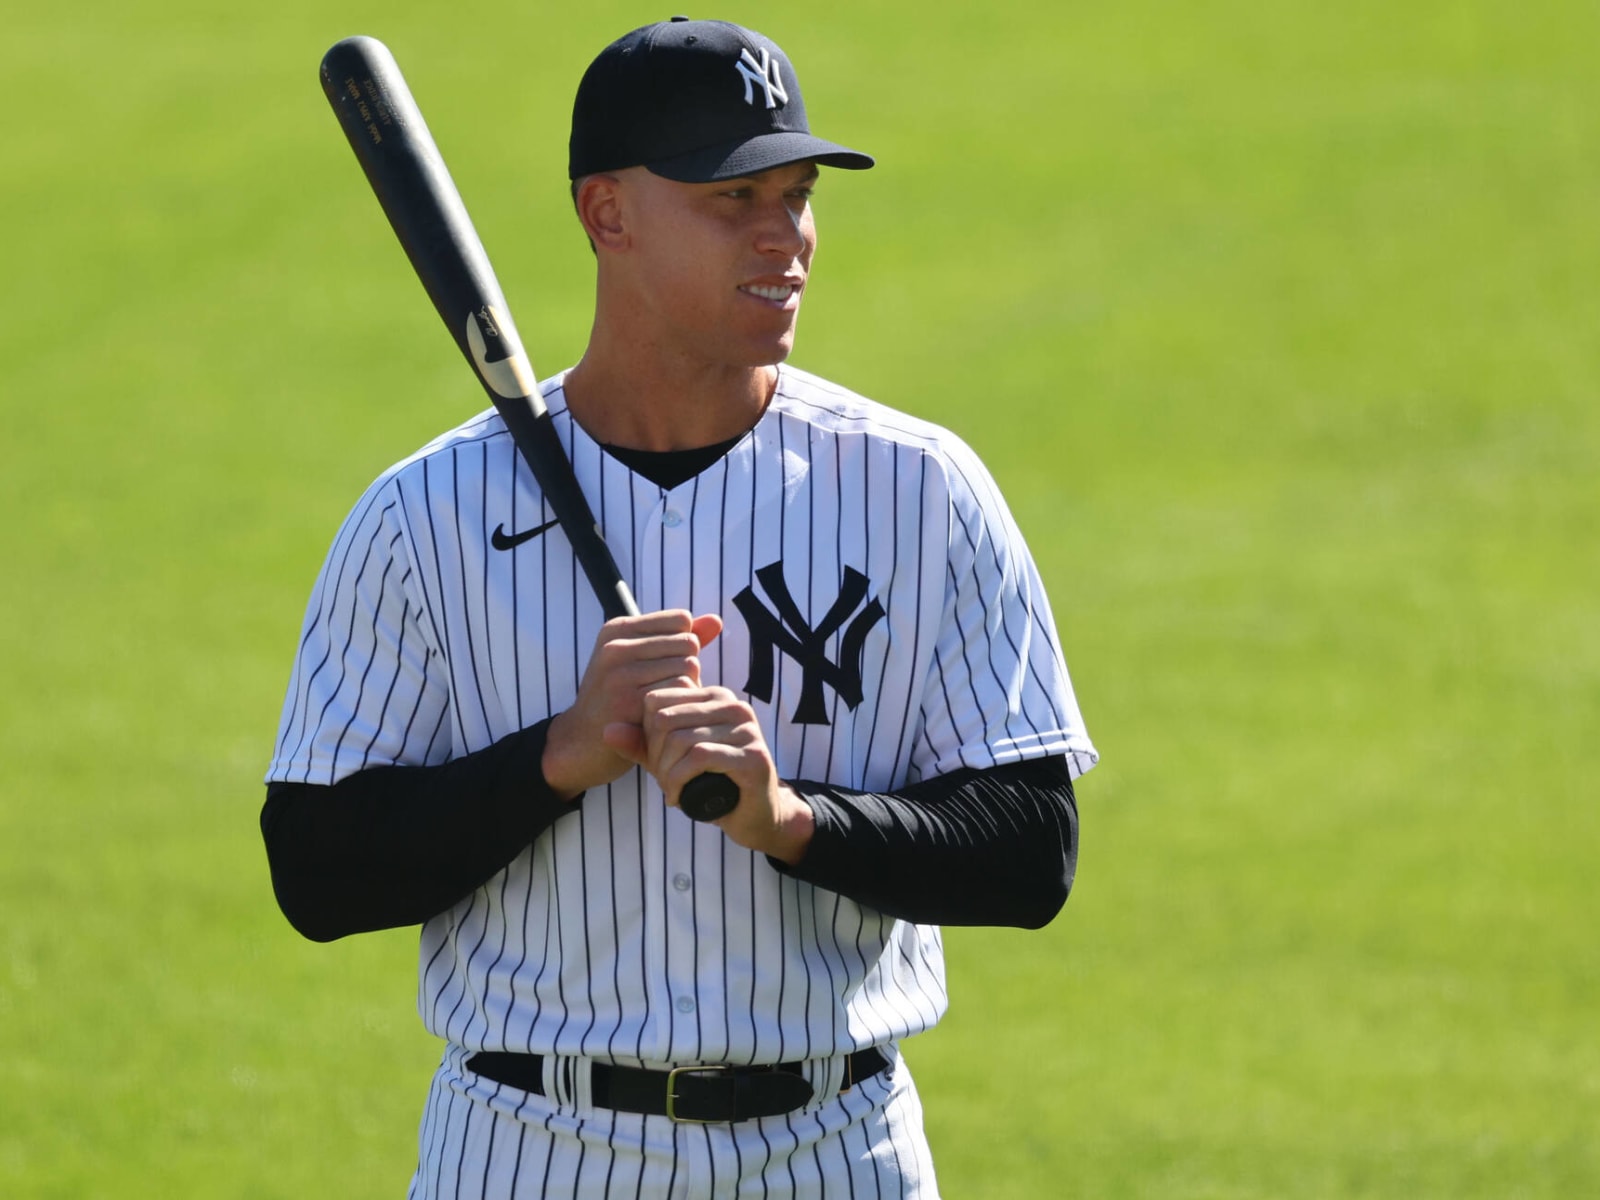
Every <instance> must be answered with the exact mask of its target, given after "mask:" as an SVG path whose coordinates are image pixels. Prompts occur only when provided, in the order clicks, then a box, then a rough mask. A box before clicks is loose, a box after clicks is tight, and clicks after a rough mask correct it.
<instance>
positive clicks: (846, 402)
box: [774, 363, 970, 454]
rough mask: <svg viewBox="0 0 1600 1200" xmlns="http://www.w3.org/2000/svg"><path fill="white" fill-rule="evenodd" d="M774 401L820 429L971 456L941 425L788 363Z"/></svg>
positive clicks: (956, 436) (782, 410) (781, 375)
mask: <svg viewBox="0 0 1600 1200" xmlns="http://www.w3.org/2000/svg"><path fill="white" fill-rule="evenodd" d="M774 400H775V403H776V404H777V406H778V408H779V411H780V412H782V413H784V414H785V415H788V416H791V417H795V418H798V419H800V420H803V421H806V422H807V423H809V424H812V425H815V426H817V427H819V428H823V429H829V430H832V431H834V432H838V433H860V434H866V435H868V436H870V437H876V438H880V439H882V440H884V441H889V442H897V443H900V444H903V445H906V446H910V447H914V448H919V449H923V450H927V451H930V452H933V453H935V454H948V453H959V454H967V453H970V451H969V450H968V449H967V446H966V443H965V442H963V441H962V440H961V438H960V437H959V436H958V435H957V434H955V433H952V432H951V431H950V430H948V429H946V428H945V427H944V426H942V425H937V424H935V423H934V422H932V421H928V420H924V419H923V418H921V417H914V416H912V415H911V414H910V413H908V412H904V411H902V410H901V409H898V408H893V407H891V406H889V405H887V404H884V403H882V402H881V401H878V400H872V399H869V398H868V397H866V396H863V395H861V394H860V393H859V392H855V391H852V390H850V389H849V388H847V387H842V386H841V385H839V384H837V383H833V382H832V381H830V380H827V379H824V378H822V377H821V376H820V375H813V374H812V373H811V372H809V371H802V370H801V369H800V368H798V367H792V366H790V365H788V364H787V363H785V364H784V366H783V367H782V369H781V371H780V373H779V376H778V390H777V394H776V396H775V397H774Z"/></svg>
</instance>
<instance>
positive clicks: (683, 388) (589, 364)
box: [564, 338, 778, 450]
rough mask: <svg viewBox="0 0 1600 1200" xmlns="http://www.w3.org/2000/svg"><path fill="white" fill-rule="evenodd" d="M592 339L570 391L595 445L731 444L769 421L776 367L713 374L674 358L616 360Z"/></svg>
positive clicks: (624, 356)
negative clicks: (764, 418)
mask: <svg viewBox="0 0 1600 1200" xmlns="http://www.w3.org/2000/svg"><path fill="white" fill-rule="evenodd" d="M597 340H598V339H594V338H592V339H591V340H590V343H589V348H588V350H586V351H585V352H584V356H583V358H582V359H581V360H580V361H579V362H578V365H577V366H575V367H573V368H572V370H571V371H569V372H568V373H567V378H566V382H565V386H564V391H565V393H566V400H567V407H568V409H569V411H570V412H571V413H572V416H573V418H574V419H575V420H576V421H577V422H578V424H579V425H581V426H583V429H584V431H585V432H586V433H588V434H589V436H590V437H592V438H594V439H595V441H597V442H601V443H606V444H610V445H614V446H625V447H629V448H632V449H636V450H691V449H696V448H698V447H701V446H710V445H714V444H716V443H718V442H724V441H726V440H728V439H729V438H733V437H737V436H738V435H740V434H742V433H744V432H745V431H746V430H747V429H749V428H750V427H751V426H753V425H754V424H755V423H756V422H757V421H758V420H760V419H761V414H762V413H764V412H765V411H766V408H767V404H768V403H769V402H770V401H771V399H772V393H773V391H774V390H775V388H776V386H777V380H778V372H777V368H776V367H773V366H755V367H730V366H715V367H711V366H706V365H703V364H697V363H690V362H687V361H682V360H680V361H674V360H673V359H672V357H671V356H664V355H654V356H651V355H641V354H637V353H628V352H623V353H609V352H607V349H606V348H605V347H603V346H598V345H597V344H596V342H597Z"/></svg>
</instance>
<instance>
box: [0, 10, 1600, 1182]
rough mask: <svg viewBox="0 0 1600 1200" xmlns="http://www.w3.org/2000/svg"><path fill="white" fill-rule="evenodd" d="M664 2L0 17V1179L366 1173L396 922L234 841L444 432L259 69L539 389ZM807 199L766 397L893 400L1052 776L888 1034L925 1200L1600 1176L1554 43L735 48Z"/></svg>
mask: <svg viewBox="0 0 1600 1200" xmlns="http://www.w3.org/2000/svg"><path fill="white" fill-rule="evenodd" d="M664 15H666V10H664V9H657V8H653V7H649V6H644V5H639V4H627V3H613V2H610V0H596V2H594V3H589V4H586V5H583V6H555V5H546V6H541V5H509V4H502V3H490V4H485V5H478V6H472V7H459V6H458V7H450V6H444V5H438V4H430V5H423V4H414V3H393V4H391V5H389V6H387V7H386V8H383V9H377V10H375V9H372V8H369V7H365V6H358V5H355V4H351V3H348V2H347V0H321V2H319V3H315V4H313V3H310V2H308V0H283V2H280V3H276V4H273V5H265V4H263V5H258V6H238V5H211V4H202V3H194V2H188V3H184V2H180V0H173V2H161V3H155V2H149V3H115V4H114V3H112V2H111V0H97V2H94V3H77V4H74V3H66V4H63V5H60V6H46V5H26V6H24V7H23V8H22V10H21V11H17V12H12V13H10V14H9V15H8V17H7V19H6V28H5V30H4V35H3V36H0V113H3V114H4V119H3V121H0V147H3V155H0V238H3V239H4V250H5V253H4V264H5V275H6V280H5V283H6V286H5V287H4V288H3V289H0V403H3V406H4V421H3V425H0V429H3V432H0V514H3V520H0V672H3V674H0V679H3V681H4V685H5V686H4V687H3V688H0V906H3V912H4V918H3V920H0V1195H3V1196H6V1197H73V1198H77V1197H90V1196H93V1197H124V1196H146V1195H150V1196H158V1195H159V1196H180V1197H290V1196H293V1197H301V1196H340V1197H384V1196H397V1195H399V1194H401V1193H402V1192H403V1188H404V1185H405V1181H406V1179H407V1177H408V1173H409V1170H410V1167H411V1163H412V1156H413V1154H414V1148H415V1129H416V1121H417V1116H418V1112H419V1109H420V1103H421V1097H422V1093H423V1089H424V1086H425V1083H426V1080H427V1077H428V1075H429V1073H430V1071H431V1069H432V1065H433V1062H434V1058H435V1047H434V1045H433V1044H432V1043H431V1041H430V1040H429V1039H428V1038H427V1036H426V1035H425V1034H424V1033H423V1032H422V1031H421V1029H420V1027H419V1025H418V1023H417V1021H416V1018H415V1016H414V1013H413V1008H412V1005H413V995H414V986H415V985H414V945H415V937H414V934H413V933H409V932H403V931H402V932H396V933H392V934H383V935H375V936H369V937H364V938H356V939H351V940H348V941H345V942H340V943H336V944H334V945H332V946H313V945H310V944H308V943H304V942H302V941H300V940H298V938H297V937H296V936H295V935H294V934H293V933H292V932H291V931H290V930H289V928H288V927H287V925H286V924H285V923H284V922H283V921H282V919H281V918H280V917H279V916H278V914H277V912H276V909H275V907H274V905H273V903H272V900H271V895H270V890H269V887H268V881H267V876H266V870H265V863H264V858H263V855H262V853H261V850H260V845H259V839H258V835H257V832H256V813H257V809H258V805H259V801H260V798H261V788H260V784H259V778H260V775H261V772H262V770H263V767H264V764H265V761H266V758H267V756H268V753H269V748H270V743H271V739H272V735H273V731H274V728H275V725H276V720H277V713H278V706H279V703H280V699H281V695H282V689H283V686H284V683H285V680H286V678H287V672H288V668H289V664H290V658H291V654H292V650H293V645H294V641H295V637H296V631H297V627H298V622H299V619H300V613H301V611H302V606H303V604H304V601H305V597H306V594H307V591H308V589H309V587H310V583H311V579H312V576H313V574H314V572H315V570H316V568H317V566H318V564H319V562H320V559H321V556H322V554H323V552H324V549H325V548H326V545H327V543H328V540H329V539H330V538H331V536H332V533H333V530H334V528H335V526H336V524H337V522H338V520H339V519H340V517H341V516H342V515H343V513H344V512H345V510H346V509H347V507H348V506H349V504H350V503H351V502H352V501H353V500H354V498H355V497H356V495H357V494H358V493H359V492H360V490H361V488H362V487H363V486H364V485H365V484H366V483H367V481H368V480H369V479H370V478H371V477H372V476H373V475H374V474H376V473H377V472H378V471H379V470H381V469H382V468H383V467H384V466H385V465H387V464H388V463H389V462H391V461H393V460H394V459H396V458H398V457H400V456H402V455H404V454H406V453H408V452H409V451H410V450H411V449H413V448H414V447H415V446H416V445H418V444H420V443H421V442H422V441H423V440H425V439H426V438H428V437H429V436H431V435H432V434H433V433H435V432H437V431H438V430H439V429H441V428H444V427H446V426H448V425H450V424H452V423H454V422H455V421H456V420H458V419H460V418H461V417H463V416H464V415H466V414H468V413H470V412H472V411H475V410H476V409H478V408H480V407H482V398H481V393H479V392H477V391H476V386H475V385H474V384H473V383H472V381H471V379H470V378H469V377H468V376H467V375H466V374H465V371H464V368H463V367H462V366H461V364H460V363H459V362H458V361H457V360H456V358H455V355H454V351H453V350H451V349H450V347H449V345H448V343H447V342H446V341H445V340H444V338H443V335H442V333H441V331H440V330H439V329H438V328H437V318H436V317H435V316H434V314H433V313H432V311H431V309H430V307H429V306H428V305H427V303H426V301H425V299H424V297H423V295H422V292H421V290H420V288H418V286H417V285H416V283H415V282H414V280H413V278H412V276H411V274H410V271H409V268H408V267H407V266H406V264H405V262H404V259H403V256H402V255H401V254H400V252H399V250H398V248H397V246H396V245H395V244H394V242H393V238H392V235H391V234H390V232H389V230H388V228H387V226H386V225H385V224H384V223H383V221H382V219H381V217H380V215H379V212H378V209H377V206H376V204H375V203H374V201H373V200H372V198H371V196H370V194H369V193H368V191H367V189H366V186H365V184H364V182H363V181H362V179H361V177H360V175H359V172H358V170H357V168H356V166H355V163H354V162H353V161H352V159H351V156H350V152H349V150H348V149H347V148H346V146H345V145H344V142H343V139H342V138H341V137H340V135H339V133H338V130H337V127H336V126H335V124H334V121H333V118H332V117H331V115H330V114H329V112H328V111H327V107H326V104H325V102H324V100H323V98H322V96H321V93H320V90H319V88H318V86H317V81H316V65H317V62H318V60H319V58H320V56H321V54H322V52H323V51H324V50H325V49H326V48H327V47H328V46H329V45H330V44H332V42H333V41H335V40H336V39H337V38H339V37H342V36H345V35H347V34H350V33H356V32H364V33H372V34H375V35H378V36H380V37H383V38H384V39H385V40H386V41H388V42H389V43H390V45H391V46H392V48H393V49H394V50H395V51H396V54H397V56H398V57H399V58H400V61H401V62H402V64H404V65H405V66H406V68H407V72H408V75H409V77H410V80H411V83H412V86H413V88H414V90H415V91H416V93H417V95H418V97H419V99H420V101H421V103H422V105H423V107H424V109H425V111H426V112H427V114H428V118H429V122H430V124H431V125H432V127H433V130H434V133H435V134H436V136H437V137H438V139H439V141H440V143H441V146H442V148H443V150H444V152H445V154H446V157H447V158H448V160H449V161H450V164H451V167H452V169H453V171H454V173H455V176H456V179H457V181H458V183H459V184H460V185H461V187H462V189H463V191H464V193H465V195H466V198H467V201H468V204H469V206H470V207H471V209H472V211H473V214H474V217H475V219H476V221H477V224H478V227H479V229H480V231H481V232H482V233H483V235H484V237H485V240H486V241H487V243H488V245H489V249H490V251H491V253H492V255H493V256H494V259H495V261H496V265H497V268H498V270H499V274H500V277H501V280H502V283H503V284H504V285H505V288H506V291H507V293H508V295H509V296H510V298H511V301H512V304H513V306H514V308H515V310H516V312H517V314H518V320H519V324H520V325H521V327H522V329H523V332H524V335H525V337H526V338H527V340H528V341H529V342H530V344H531V346H532V348H533V351H534V358H535V362H536V363H537V364H539V365H540V366H542V367H543V368H544V369H545V370H547V371H549V370H553V369H555V368H556V367H558V366H560V365H564V364H565V363H567V362H570V361H571V360H572V359H573V358H574V357H575V356H576V355H577V354H578V352H579V351H580V350H581V347H582V345H583V341H584V338H585V335H586V333H587V314H588V305H589V298H590V288H591V283H592V267H591V265H590V261H589V258H588V252H587V250H586V249H585V248H584V246H583V244H582V240H581V237H580V235H579V233H578V231H577V229H576V226H575V225H574V223H573V222H572V219H571V217H570V214H569V212H568V206H567V199H566V195H565V185H564V174H563V172H564V161H565V160H564V147H565V138H566V125H565V121H566V113H567V112H568V111H569V105H570V96H571V92H572V89H573V87H574V85H575V82H576V79H577V76H578V74H579V73H580V71H581V69H582V67H583V65H584V64H585V63H586V62H587V61H588V59H589V57H590V56H591V55H592V54H593V52H594V51H595V50H596V49H598V47H599V46H600V45H602V44H604V43H605V42H606V41H607V40H609V39H610V38H611V37H613V36H615V35H617V34H619V33H621V32H623V31H624V30H626V29H628V28H631V27H633V26H634V25H637V24H642V23H644V22H645V21H648V20H653V19H657V18H659V17H661V16H664ZM695 15H726V16H730V17H732V18H735V19H739V20H742V21H744V22H746V23H748V24H752V25H755V26H756V27H758V28H761V29H763V30H764V31H765V32H767V33H769V34H771V35H772V36H774V37H775V38H776V39H777V40H778V41H780V42H781V43H783V44H784V46H785V47H786V48H787V49H788V50H789V51H790V53H791V54H792V55H793V56H794V57H795V59H796V60H797V62H798V63H799V64H800V67H801V71H802V76H803V78H804V79H805V82H806V85H807V99H808V107H809V108H810V111H811V115H812V119H813V123H814V125H815V126H816V127H818V128H820V129H821V130H823V131H825V132H826V133H828V134H829V135H831V136H835V137H838V138H840V139H841V140H844V141H846V142H848V143H850V144H854V145H859V146H861V147H863V148H866V149H869V150H871V151H872V152H874V153H876V154H877V155H878V156H879V157H880V161H881V166H880V168H879V169H878V170H876V171H873V172H871V173H869V174H866V175H861V176H845V175H842V174H841V175H837V176H829V177H828V178H827V179H826V180H825V181H824V185H823V188H822V190H821V192H820V194H819V198H818V211H819V221H820V223H821V232H822V249H821V252H820V255H819V258H818V263H817V275H816V277H815V281H814V284H813V288H812V296H811V300H810V301H808V303H807V307H806V314H805V318H804V321H803V322H802V331H801V338H800V343H799V349H798V351H797V353H796V356H795V361H796V362H797V363H798V364H799V365H802V366H805V367H808V368H811V369H814V370H817V371H820V372H822V373H824V374H827V375H829V376H832V377H834V378H836V379H838V380H840V381H841V382H844V383H847V384H850V385H852V386H854V387H856V388H857V389H858V390H861V391H863V392H865V393H867V394H869V395H873V396H876V397H878V398H881V399H883V400H885V401H888V402H890V403H892V404H895V405H897V406H900V407H903V408H907V409H909V410H911V411H914V412H916V413H919V414H922V415H925V416H928V417H930V418H933V419H935V420H939V421H942V422H944V423H946V424H948V425H950V426H952V427H954V428H955V429H957V430H958V431H959V432H961V433H962V434H963V435H964V436H966V437H967V438H968V439H969V440H970V441H971V442H972V443H973V444H974V445H976V446H977V448H978V449H979V450H980V452H981V453H982V454H983V455H984V456H985V458H986V459H987V461H988V462H989V463H990V464H991V466H992V467H993V468H994V470H995V472H996V474H997V475H998V476H999V478H1000V480H1001V482H1002V484H1003V485H1004V487H1005V489H1006V491H1007V493H1008V495H1009V497H1010V499H1011V501H1012V504H1013V507H1014V509H1015V511H1016V513H1017V516H1018V518H1019V520H1020V522H1021V524H1022V526H1023V528H1024V530H1025V531H1026V533H1027V534H1028V536H1029V539H1030V542H1031V544H1032V546H1033V548H1034V551H1035V553H1036V555H1037V557H1038V559H1039V562H1040V565H1041V568H1042V570H1043V572H1044V574H1045V577H1046V580H1047V582H1048V584H1049V586H1050V589H1051V594H1052V597H1053V601H1054V605H1055V610H1056V615H1057V618H1058V621H1059V624H1060V626H1061V628H1062V631H1063V635H1064V638H1065V641H1066V645H1067V650H1068V655H1069V660H1070V662H1071V664H1072V668H1073V672H1074V677H1075V681H1076V683H1077V687H1078V690H1079V694H1080V698H1081V700H1082V703H1083V707H1084V711H1085V714H1086V716H1087V718H1088V721H1089V724H1090V728H1091V731H1092V732H1093V734H1094V735H1095V737H1096V739H1097V741H1098V742H1099V745H1100V748H1101V750H1102V752H1103V755H1104V764H1103V765H1102V766H1101V767H1100V768H1098V769H1097V770H1096V771H1095V772H1094V773H1093V774H1092V775H1090V776H1089V777H1088V778H1087V779H1086V780H1085V781H1084V784H1083V786H1082V788H1081V803H1082V809H1083V858H1082V866H1081V872H1080V876H1079V881H1078V885H1077V889H1076V891H1075V893H1074V896H1073V898H1072V900H1071V901H1070V903H1069V904H1068V907H1067V909H1066V910H1065V912H1064V913H1063V915H1062V916H1061V917H1060V918H1059V919H1058V920H1057V921H1056V922H1055V923H1054V924H1053V925H1052V926H1051V927H1050V928H1049V929H1048V930H1046V931H1044V932H1042V933H1036V934H1021V933H1012V932H997V931H987V930H967V931H952V932H951V933H950V934H949V935H948V943H949V949H950V960H951V961H950V971H951V985H952V993H953V1008H952V1012H951V1015H950V1016H949V1018H948V1020H947V1021H946V1022H945V1024H944V1025H943V1026H941V1027H940V1029H939V1030H937V1031H936V1032H934V1033H932V1034H929V1035H927V1036H925V1037H923V1038H921V1039H918V1040H917V1041H915V1042H913V1043H911V1044H910V1045H909V1046H908V1056H909V1058H910V1061H911V1063H912V1065H913V1068H914V1070H915V1071H916V1074H917V1077H918V1079H919V1082H920V1085H921V1087H922V1089H923V1092H924V1094H925V1100H926V1104H927V1109H928V1124H929V1131H930V1136H931V1138H932V1140H933V1143H934V1148H935V1152H936V1155H937V1158H938V1162H939V1166H940V1171H941V1178H942V1181H943V1185H944V1191H945V1194H946V1195H947V1196H950V1197H1054V1196H1092V1197H1184V1198H1191V1197H1192V1198H1199V1197H1239V1198H1243V1197H1252V1198H1254V1197H1260V1198H1270V1197H1291V1196H1293V1197H1345V1196H1351V1197H1355V1196H1360V1197H1368V1196H1373V1197H1377V1196H1394V1197H1401V1196H1406V1197H1410V1196H1418V1195H1422V1196H1437V1197H1451V1198H1457V1197H1496V1198H1500V1197H1556V1196H1560V1197H1581V1196H1590V1195H1595V1194H1600V1143H1597V1139H1596V1132H1597V1113H1600V1039H1597V1037H1596V1036H1595V1029H1596V1016H1595V1014H1596V1011H1597V1007H1600V948H1597V940H1596V933H1595V922H1594V917H1595V912H1596V907H1597V906H1596V888H1595V884H1594V882H1593V866H1594V863H1595V860H1596V850H1597V848H1600V817H1597V815H1596V807H1595V805H1594V803H1593V799H1594V791H1595V785H1594V783H1593V782H1592V781H1593V780H1594V779H1595V778H1596V776H1597V775H1600V753H1597V750H1596V744H1597V741H1596V739H1595V734H1596V724H1597V722H1596V718H1597V717H1600V620H1597V618H1600V612H1597V599H1596V597H1597V595H1600V556H1597V554H1596V534H1595V530H1596V528H1597V522H1600V512H1597V511H1596V510H1597V507H1600V506H1597V487H1596V481H1595V467H1596V462H1597V457H1600V403H1597V402H1600V336H1597V330H1600V290H1597V285H1596V280H1597V278H1600V221H1597V220H1596V216H1595V214H1596V212H1597V211H1600V74H1597V72H1596V71H1595V70H1594V62H1593V57H1594V56H1593V48H1594V46H1595V45H1596V44H1597V43H1600V8H1597V7H1596V6H1595V5H1594V4H1592V3H1590V2H1589V0H1547V2H1545V3H1539V4H1529V5H1521V6H1517V5H1510V4H1504V3H1491V2H1489V0H1457V2H1446V0H1412V2H1409V3H1404V4H1396V3H1393V2H1392V0H1390V2H1385V3H1379V2H1376V0H1356V2H1354V3H1347V4H1341V5H1327V4H1314V3H1310V2H1309V0H1284V2H1282V3H1277V4H1272V5H1262V4H1244V3H1240V2H1238V0H1218V2H1215V3H1211V4H1205V5H1195V4H1184V3H1178V2H1176V0H1132V2H1129V3H1122V4H1117V5H1107V4H1094V5H1091V4H1079V3H1066V4H1061V5H1052V6H1035V5H1007V4H991V5H971V4H956V3H943V2H936V3H926V4H924V3H910V2H896V3H888V4H877V5H864V4H859V3H856V4H846V3H839V2H836V0H817V2H815V3H812V4H809V5H807V6H804V8H796V7H794V6H791V5H775V4H754V3H730V4H728V5H727V6H725V7H724V8H723V9H722V10H721V12H720V14H716V13H701V12H699V11H698V10H696V13H695Z"/></svg>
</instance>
